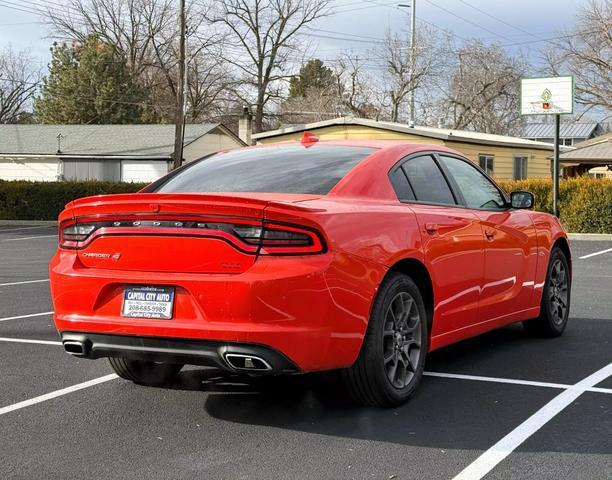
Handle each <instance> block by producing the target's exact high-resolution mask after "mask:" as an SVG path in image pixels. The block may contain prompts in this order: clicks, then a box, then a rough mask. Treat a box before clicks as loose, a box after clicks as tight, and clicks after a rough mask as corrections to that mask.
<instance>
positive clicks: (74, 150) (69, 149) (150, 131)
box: [0, 123, 237, 157]
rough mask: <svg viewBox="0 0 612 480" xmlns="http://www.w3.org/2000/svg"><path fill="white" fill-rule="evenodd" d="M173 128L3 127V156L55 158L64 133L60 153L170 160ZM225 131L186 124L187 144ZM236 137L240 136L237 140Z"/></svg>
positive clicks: (0, 142)
mask: <svg viewBox="0 0 612 480" xmlns="http://www.w3.org/2000/svg"><path fill="white" fill-rule="evenodd" d="M174 128H175V127H174V125H159V124H155V125H0V155H6V154H9V155H10V154H17V155H19V154H23V155H33V154H34V155H36V154H39V155H55V154H57V150H58V138H57V136H58V135H59V134H60V133H61V135H62V137H61V154H63V155H79V156H83V155H91V156H111V155H119V156H138V157H170V156H171V155H172V153H173V151H174ZM214 130H222V131H223V132H224V133H226V134H228V135H230V136H232V137H235V135H234V134H233V133H231V132H230V131H229V130H228V129H227V128H225V127H224V126H223V125H221V124H219V123H202V124H189V125H185V145H188V144H189V143H191V142H193V141H194V140H196V139H197V138H199V137H201V136H202V135H205V134H207V133H211V132H213V131H214ZM236 138H237V137H236Z"/></svg>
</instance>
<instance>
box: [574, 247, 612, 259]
mask: <svg viewBox="0 0 612 480" xmlns="http://www.w3.org/2000/svg"><path fill="white" fill-rule="evenodd" d="M608 252H612V248H606V249H605V250H600V251H599V252H593V253H589V254H588V255H583V256H582V257H578V258H579V259H580V260H584V259H585V258H591V257H594V256H596V255H601V254H602V253H608Z"/></svg>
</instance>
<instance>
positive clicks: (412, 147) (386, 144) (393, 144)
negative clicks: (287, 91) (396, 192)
mask: <svg viewBox="0 0 612 480" xmlns="http://www.w3.org/2000/svg"><path fill="white" fill-rule="evenodd" d="M299 144H301V141H300V140H288V141H284V142H275V143H264V144H258V145H255V146H254V147H251V148H267V147H275V146H276V147H278V146H286V145H299ZM316 145H333V146H340V147H364V148H374V149H377V150H395V151H396V152H398V153H399V152H401V153H402V154H404V155H407V154H410V153H412V152H418V151H423V150H429V151H438V152H449V153H455V154H458V153H459V152H456V151H455V150H452V149H450V148H447V147H444V146H442V145H435V144H432V143H423V142H415V141H411V140H375V139H360V140H317V141H316V142H313V143H311V144H309V145H304V146H305V148H309V147H311V146H316Z"/></svg>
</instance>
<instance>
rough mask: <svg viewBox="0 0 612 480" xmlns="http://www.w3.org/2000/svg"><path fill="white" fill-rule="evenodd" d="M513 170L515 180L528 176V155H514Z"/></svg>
mask: <svg viewBox="0 0 612 480" xmlns="http://www.w3.org/2000/svg"><path fill="white" fill-rule="evenodd" d="M512 172H513V173H512V178H513V179H514V180H523V179H524V178H527V155H518V156H515V157H514V166H513V169H512Z"/></svg>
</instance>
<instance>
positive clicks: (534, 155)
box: [258, 124, 552, 180]
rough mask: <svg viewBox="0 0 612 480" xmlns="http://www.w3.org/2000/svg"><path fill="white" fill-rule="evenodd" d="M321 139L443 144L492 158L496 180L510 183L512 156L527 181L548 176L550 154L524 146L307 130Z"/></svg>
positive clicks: (281, 138)
mask: <svg viewBox="0 0 612 480" xmlns="http://www.w3.org/2000/svg"><path fill="white" fill-rule="evenodd" d="M311 131H312V132H313V133H314V134H315V135H317V137H319V138H320V139H321V140H366V139H369V140H405V141H407V142H418V143H427V144H432V145H444V146H447V147H449V148H452V149H454V150H457V151H458V152H459V153H461V154H462V155H464V156H466V157H467V158H469V159H470V160H472V161H473V162H474V163H476V164H478V156H479V155H480V154H488V155H493V156H494V161H493V176H494V177H495V178H498V179H500V180H512V178H513V166H514V156H515V155H517V156H518V155H526V156H527V173H528V177H530V178H537V177H550V160H549V159H548V157H550V156H551V155H552V151H549V150H538V149H530V148H524V147H509V146H492V145H487V144H479V143H467V142H459V141H454V142H453V141H445V140H441V139H437V138H431V137H424V136H419V135H412V134H410V133H403V132H395V131H392V130H387V129H384V128H374V127H368V126H363V125H350V124H347V125H330V126H327V127H319V128H313V129H312V130H311ZM303 135H304V132H295V133H286V134H279V135H275V136H273V137H267V138H261V139H259V140H258V143H260V144H268V143H278V142H286V141H290V140H300V139H301V138H302V136H303Z"/></svg>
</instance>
